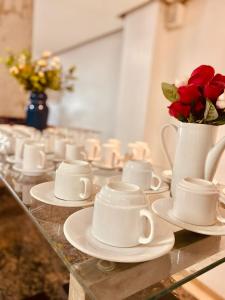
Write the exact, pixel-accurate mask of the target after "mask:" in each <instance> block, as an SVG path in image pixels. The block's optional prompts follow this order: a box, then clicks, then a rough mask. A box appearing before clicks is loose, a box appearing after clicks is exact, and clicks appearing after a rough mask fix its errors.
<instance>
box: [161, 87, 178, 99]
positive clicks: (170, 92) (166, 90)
mask: <svg viewBox="0 0 225 300" xmlns="http://www.w3.org/2000/svg"><path fill="white" fill-rule="evenodd" d="M162 91H163V95H164V96H165V97H166V99H168V100H169V101H170V102H174V101H176V100H177V99H178V97H179V95H178V92H177V88H176V86H175V85H174V84H169V83H166V82H162Z"/></svg>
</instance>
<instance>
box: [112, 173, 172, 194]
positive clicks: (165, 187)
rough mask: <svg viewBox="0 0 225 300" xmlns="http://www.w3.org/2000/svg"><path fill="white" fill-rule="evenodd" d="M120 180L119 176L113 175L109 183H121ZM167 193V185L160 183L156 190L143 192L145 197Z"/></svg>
mask: <svg viewBox="0 0 225 300" xmlns="http://www.w3.org/2000/svg"><path fill="white" fill-rule="evenodd" d="M121 180H122V176H121V175H115V176H111V177H110V178H109V182H115V181H121ZM167 191H169V185H168V184H167V183H165V182H163V183H162V185H161V187H160V188H159V189H158V190H151V189H149V190H145V191H143V192H144V194H146V195H151V194H160V193H164V192H167Z"/></svg>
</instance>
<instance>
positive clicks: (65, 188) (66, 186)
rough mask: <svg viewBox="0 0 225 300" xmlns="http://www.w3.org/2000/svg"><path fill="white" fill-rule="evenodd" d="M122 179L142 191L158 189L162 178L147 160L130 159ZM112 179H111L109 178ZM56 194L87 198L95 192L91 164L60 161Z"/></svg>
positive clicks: (69, 197) (64, 198) (57, 195)
mask: <svg viewBox="0 0 225 300" xmlns="http://www.w3.org/2000/svg"><path fill="white" fill-rule="evenodd" d="M120 180H121V181H122V182H126V183H130V184H134V185H137V186H138V187H139V188H140V189H141V190H142V191H148V190H154V191H155V190H158V189H159V188H160V187H161V184H162V180H161V178H160V177H159V176H158V175H156V174H155V173H154V171H153V169H152V166H151V164H150V163H149V162H147V161H128V162H127V163H126V164H125V166H124V169H123V172H122V178H121V179H114V177H111V181H115V182H116V181H120ZM109 181H110V180H109ZM54 191H55V192H54V193H55V196H56V197H57V198H59V199H62V200H69V201H73V200H79V201H80V200H85V199H88V198H89V197H90V196H91V195H92V192H93V175H92V168H91V165H90V164H89V163H88V162H86V161H81V160H73V161H69V160H65V161H63V162H61V163H60V165H59V167H58V168H57V170H56V176H55V188H54Z"/></svg>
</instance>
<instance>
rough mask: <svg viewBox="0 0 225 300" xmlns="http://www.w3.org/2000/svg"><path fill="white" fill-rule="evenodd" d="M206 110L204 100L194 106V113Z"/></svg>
mask: <svg viewBox="0 0 225 300" xmlns="http://www.w3.org/2000/svg"><path fill="white" fill-rule="evenodd" d="M203 111H205V104H203V103H202V101H198V102H196V103H195V104H194V106H193V111H192V112H193V113H197V114H198V113H200V112H203Z"/></svg>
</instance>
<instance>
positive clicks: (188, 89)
mask: <svg viewBox="0 0 225 300" xmlns="http://www.w3.org/2000/svg"><path fill="white" fill-rule="evenodd" d="M178 94H179V95H180V98H179V100H180V101H181V102H182V103H183V104H191V103H192V102H195V101H197V100H198V99H199V98H200V97H201V93H200V91H199V89H198V87H197V86H196V85H194V84H190V85H184V86H181V87H179V88H178Z"/></svg>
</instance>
